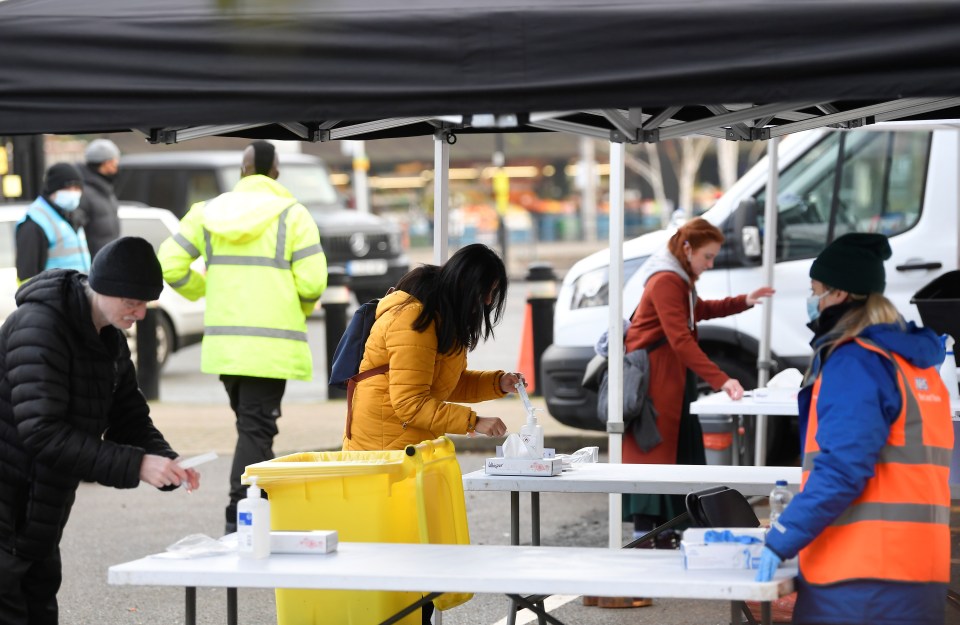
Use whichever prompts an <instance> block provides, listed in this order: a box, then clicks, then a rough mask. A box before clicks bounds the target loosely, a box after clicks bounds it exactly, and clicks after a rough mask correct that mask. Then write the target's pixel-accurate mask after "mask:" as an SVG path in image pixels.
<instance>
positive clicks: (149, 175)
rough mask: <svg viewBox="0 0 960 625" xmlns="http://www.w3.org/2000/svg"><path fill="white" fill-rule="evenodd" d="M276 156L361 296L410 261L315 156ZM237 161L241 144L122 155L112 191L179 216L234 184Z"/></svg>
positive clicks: (334, 261) (376, 293) (370, 294)
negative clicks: (345, 196)
mask: <svg viewBox="0 0 960 625" xmlns="http://www.w3.org/2000/svg"><path fill="white" fill-rule="evenodd" d="M279 157H280V177H279V179H278V182H280V183H281V184H282V185H283V186H285V187H286V188H287V189H289V190H290V192H291V193H292V194H293V195H294V197H296V198H297V199H298V200H299V201H300V202H301V203H302V204H303V205H304V206H306V207H307V210H309V211H310V214H311V215H313V218H314V219H315V220H316V222H317V226H318V227H319V229H320V243H321V244H322V245H323V251H324V253H325V254H326V256H327V262H328V263H329V264H330V265H331V266H339V267H342V268H343V270H344V272H345V273H346V275H347V276H349V278H350V288H351V290H353V292H354V293H356V296H357V300H358V301H360V302H364V301H367V300H369V299H372V298H374V297H380V296H382V295H383V294H384V293H385V292H386V290H387V289H388V288H389V287H391V286H393V285H394V284H396V282H397V280H398V279H399V278H400V277H401V276H402V275H403V274H405V273H406V272H407V271H408V270H409V268H410V260H409V258H408V257H407V254H406V250H405V249H404V248H403V237H402V234H401V231H400V228H399V227H398V226H397V225H396V224H393V223H391V222H390V221H388V220H386V219H384V218H382V217H379V216H377V215H372V214H369V213H361V212H358V211H354V210H349V209H347V208H346V207H345V206H344V205H343V203H342V202H341V201H340V198H339V196H338V195H337V192H336V190H335V189H334V187H333V185H332V184H331V183H330V175H329V174H328V172H327V169H326V167H325V166H324V164H323V161H321V160H320V159H318V158H316V157H314V156H310V155H306V154H291V153H283V152H281V153H279ZM240 162H241V152H239V151H235V152H230V151H190V152H188V151H184V152H158V153H152V154H148V153H143V154H130V155H124V156H123V158H122V159H121V161H120V173H119V174H118V176H117V185H116V187H117V196H118V197H119V198H120V199H121V200H132V201H138V202H144V203H146V204H149V205H150V206H159V207H161V208H166V209H168V210H170V211H172V212H173V213H174V214H175V215H176V216H177V217H178V218H181V217H183V216H184V215H185V214H186V212H187V210H189V209H190V207H191V206H192V205H193V204H194V203H196V202H201V201H204V200H209V199H211V198H214V197H216V196H217V195H219V194H221V193H224V192H226V191H229V190H231V189H232V188H233V187H234V186H235V185H236V183H237V181H238V180H239V179H240Z"/></svg>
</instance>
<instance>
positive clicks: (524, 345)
mask: <svg viewBox="0 0 960 625" xmlns="http://www.w3.org/2000/svg"><path fill="white" fill-rule="evenodd" d="M536 366H537V365H536V363H535V362H534V359H533V308H532V307H531V305H530V303H529V302H527V310H526V312H525V313H524V315H523V334H522V335H521V337H520V358H518V359H517V371H519V372H520V373H522V374H523V377H524V378H525V379H526V380H527V393H533V392H534V391H535V390H536V377H537V371H536Z"/></svg>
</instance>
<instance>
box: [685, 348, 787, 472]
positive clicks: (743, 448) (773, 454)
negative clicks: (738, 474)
mask: <svg viewBox="0 0 960 625" xmlns="http://www.w3.org/2000/svg"><path fill="white" fill-rule="evenodd" d="M711 360H712V361H713V362H714V363H716V365H717V366H718V367H720V369H721V370H722V371H723V372H724V373H726V374H727V375H729V376H730V377H731V378H734V379H736V380H738V381H739V382H740V384H742V385H743V388H745V389H752V388H756V387H757V370H756V369H752V368H750V367H749V366H748V365H746V364H744V363H743V362H741V361H739V360H735V359H733V358H729V357H726V356H717V357H711ZM697 391H698V393H699V394H700V395H707V394H710V393H712V392H713V390H712V389H711V388H710V387H709V386H708V385H707V383H706V382H704V381H703V380H700V379H697ZM756 421H757V420H756V417H746V418H744V420H743V430H744V435H743V436H741V437H740V462H741V464H744V465H750V464H753V463H754V455H755V449H756V446H755V445H754V440H755V436H756V434H755V432H756ZM766 438H767V462H766V464H767V466H792V465H794V464H796V461H797V457H798V456H799V454H800V435H799V433H798V426H797V419H796V418H795V417H792V418H786V417H768V418H767V433H766Z"/></svg>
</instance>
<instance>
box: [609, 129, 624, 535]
mask: <svg viewBox="0 0 960 625" xmlns="http://www.w3.org/2000/svg"><path fill="white" fill-rule="evenodd" d="M624 154H625V147H624V144H623V143H614V142H612V141H611V142H610V276H609V278H610V280H609V282H608V283H607V284H608V285H609V289H608V292H609V294H610V308H609V311H610V320H609V321H610V323H609V334H608V337H609V340H608V341H607V344H608V345H609V351H608V355H609V357H608V363H609V364H608V367H607V375H608V376H609V377H608V380H607V384H608V386H607V390H608V391H609V393H608V396H607V401H608V402H609V404H608V407H607V414H608V415H609V418H608V419H607V432H608V433H609V436H610V441H609V445H608V446H609V452H608V453H609V456H610V463H611V464H620V463H621V462H623V449H622V447H621V445H622V443H623V340H622V339H621V337H622V336H623V188H624V185H623V180H624V177H625V175H626V169H625V163H626V160H625V158H624ZM622 497H623V496H622V495H621V494H620V493H613V494H611V495H610V516H609V520H610V548H611V549H619V548H620V547H622V546H623V538H622V534H623V530H622V523H623V499H622Z"/></svg>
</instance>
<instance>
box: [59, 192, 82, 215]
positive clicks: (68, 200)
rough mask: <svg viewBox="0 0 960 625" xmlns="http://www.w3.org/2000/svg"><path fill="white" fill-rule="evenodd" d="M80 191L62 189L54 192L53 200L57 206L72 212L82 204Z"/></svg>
mask: <svg viewBox="0 0 960 625" xmlns="http://www.w3.org/2000/svg"><path fill="white" fill-rule="evenodd" d="M80 195H81V192H80V191H69V190H66V189H64V190H62V191H57V192H56V193H54V194H53V198H52V199H53V201H54V202H55V203H56V205H57V206H59V207H60V208H62V209H63V210H65V211H66V212H68V213H70V212H73V211H75V210H77V207H78V206H80Z"/></svg>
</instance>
